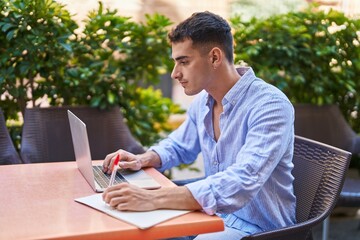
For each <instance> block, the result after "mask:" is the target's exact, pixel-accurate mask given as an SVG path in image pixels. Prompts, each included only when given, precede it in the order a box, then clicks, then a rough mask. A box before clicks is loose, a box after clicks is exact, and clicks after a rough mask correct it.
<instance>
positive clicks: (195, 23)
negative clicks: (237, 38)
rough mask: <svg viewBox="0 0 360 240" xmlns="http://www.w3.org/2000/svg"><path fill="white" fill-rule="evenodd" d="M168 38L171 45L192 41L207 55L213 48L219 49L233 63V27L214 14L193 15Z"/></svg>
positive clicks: (200, 13)
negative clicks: (187, 40)
mask: <svg viewBox="0 0 360 240" xmlns="http://www.w3.org/2000/svg"><path fill="white" fill-rule="evenodd" d="M168 37H169V40H170V42H171V43H178V42H182V41H185V40H186V39H191V40H192V42H193V46H194V47H195V48H197V49H199V51H200V53H202V54H206V53H207V52H209V51H210V50H211V48H213V47H219V48H220V49H221V50H223V51H224V52H225V56H226V59H227V60H228V61H229V62H230V63H232V62H233V51H234V50H233V37H232V34H231V27H230V25H229V24H228V23H227V21H226V20H225V19H223V18H222V17H220V16H218V15H216V14H214V13H211V12H208V11H205V12H198V13H194V14H192V15H191V17H189V18H188V19H186V20H184V21H183V22H181V23H180V24H179V25H177V26H176V27H175V29H173V30H172V31H171V32H170V33H169V35H168Z"/></svg>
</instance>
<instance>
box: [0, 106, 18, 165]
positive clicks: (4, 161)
mask: <svg viewBox="0 0 360 240" xmlns="http://www.w3.org/2000/svg"><path fill="white" fill-rule="evenodd" d="M20 163H22V162H21V159H20V156H19V154H18V152H17V151H16V149H15V147H14V143H13V142H12V140H11V137H10V134H9V131H8V129H7V127H6V122H5V118H4V113H3V111H2V110H1V109H0V165H8V164H20Z"/></svg>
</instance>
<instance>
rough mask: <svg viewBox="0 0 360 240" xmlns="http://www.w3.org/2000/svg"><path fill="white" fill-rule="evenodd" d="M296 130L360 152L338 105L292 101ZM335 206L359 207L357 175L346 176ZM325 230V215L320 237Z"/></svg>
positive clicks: (356, 137)
mask: <svg viewBox="0 0 360 240" xmlns="http://www.w3.org/2000/svg"><path fill="white" fill-rule="evenodd" d="M295 134H297V135H300V136H303V137H307V138H310V139H313V140H316V141H320V142H323V143H326V144H329V145H331V146H335V147H338V148H341V149H344V150H346V151H349V152H351V153H352V154H353V155H360V136H359V135H357V134H356V133H355V132H354V131H353V130H352V129H351V127H350V126H349V124H348V123H347V122H346V120H345V119H344V117H343V115H342V113H341V111H340V109H339V107H338V106H337V105H324V106H315V105H311V104H297V105H295ZM336 206H338V207H359V208H360V179H359V178H349V177H346V179H345V183H344V187H343V189H342V191H341V193H340V197H339V200H338V202H337V204H336ZM359 229H360V225H359ZM328 231H329V219H326V220H325V221H324V226H323V240H326V239H327V235H328Z"/></svg>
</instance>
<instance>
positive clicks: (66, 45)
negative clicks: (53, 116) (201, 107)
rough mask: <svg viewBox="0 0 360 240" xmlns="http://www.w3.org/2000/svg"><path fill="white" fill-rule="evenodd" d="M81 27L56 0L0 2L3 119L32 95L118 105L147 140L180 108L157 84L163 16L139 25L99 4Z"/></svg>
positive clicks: (57, 101) (165, 63)
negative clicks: (163, 93)
mask: <svg viewBox="0 0 360 240" xmlns="http://www.w3.org/2000/svg"><path fill="white" fill-rule="evenodd" d="M84 24H85V27H84V29H82V30H81V29H80V28H79V26H78V24H77V23H76V22H75V21H74V20H73V19H72V16H71V15H70V14H69V12H68V11H67V10H65V8H64V6H63V5H61V4H59V3H57V2H56V1H53V0H27V1H23V0H5V1H1V2H0V33H1V34H0V42H1V44H0V87H1V90H0V96H2V99H1V108H2V109H3V110H4V112H5V115H6V117H7V118H8V119H11V118H14V119H16V118H17V113H18V112H24V109H25V107H26V104H27V103H28V102H29V101H30V102H32V103H33V105H34V106H38V105H39V100H40V99H41V98H43V97H47V99H48V100H49V102H50V104H51V105H54V106H58V105H90V106H93V107H98V108H102V109H104V108H108V107H111V106H115V105H118V106H120V107H121V109H122V111H123V113H124V116H125V118H126V119H127V123H128V125H129V127H130V129H131V131H132V132H133V134H134V135H135V136H136V137H137V138H138V139H139V140H140V142H141V143H142V144H143V145H145V146H149V145H152V144H153V143H154V142H156V141H158V140H159V139H160V138H161V134H162V133H163V132H168V131H169V130H170V128H169V126H168V123H167V121H168V117H169V115H170V114H172V113H181V112H183V110H181V109H180V107H179V106H178V105H176V104H174V103H173V102H172V101H171V100H170V99H168V98H164V97H163V96H162V94H161V92H160V91H159V90H154V89H153V88H151V87H145V86H149V85H156V84H157V83H158V82H159V80H160V76H161V75H162V74H165V73H167V72H169V68H170V66H171V64H172V62H171V59H170V57H169V56H170V47H169V44H168V42H167V32H168V28H169V26H170V25H171V22H170V20H169V19H168V18H166V17H165V16H161V15H158V14H154V15H152V16H146V22H144V23H136V22H134V21H132V20H131V19H130V18H128V17H122V16H119V15H118V14H117V11H113V10H110V9H103V6H102V4H101V2H100V3H99V7H98V9H96V10H93V11H90V12H89V13H88V16H87V19H86V20H85V22H84Z"/></svg>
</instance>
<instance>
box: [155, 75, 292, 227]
mask: <svg viewBox="0 0 360 240" xmlns="http://www.w3.org/2000/svg"><path fill="white" fill-rule="evenodd" d="M238 71H239V73H240V74H241V75H242V77H241V78H240V80H239V81H237V83H236V84H235V85H234V86H233V87H232V88H231V89H230V90H229V91H228V92H227V94H226V95H225V96H224V98H223V100H222V104H223V113H222V114H221V115H220V124H219V126H220V130H221V135H220V137H219V139H218V141H217V142H216V141H215V140H214V130H213V123H212V109H213V104H214V99H213V98H212V97H211V96H210V95H209V94H207V93H206V92H205V91H203V92H201V93H200V94H199V95H198V96H197V98H196V99H195V100H194V101H193V103H192V104H191V106H190V108H189V110H188V111H187V118H186V120H185V121H184V123H183V124H182V125H181V126H180V127H179V128H178V129H177V130H175V131H174V132H172V133H171V134H170V135H169V137H168V138H166V139H164V140H162V141H161V142H160V143H159V145H158V146H154V147H152V148H151V150H154V151H156V152H157V153H158V154H159V156H160V158H161V161H162V166H161V168H160V169H159V170H160V171H163V170H165V169H169V168H171V167H173V166H176V165H179V164H181V163H187V164H188V163H191V162H193V161H194V160H195V159H196V158H197V156H198V154H199V153H200V152H201V153H202V155H203V159H204V167H205V176H206V178H205V179H204V180H201V181H197V182H194V183H190V184H187V185H186V187H187V188H188V189H189V190H190V191H191V193H192V195H193V197H194V198H195V199H196V200H197V201H198V202H199V204H200V205H201V206H202V208H203V210H204V211H205V212H206V213H207V214H210V215H212V214H218V215H220V216H222V217H223V218H224V219H225V218H226V219H229V217H228V216H229V214H231V215H232V218H231V219H232V221H231V222H225V223H226V225H228V226H229V225H230V226H231V227H234V228H237V229H240V230H243V231H245V232H248V233H254V232H259V231H265V230H271V229H275V228H279V227H283V226H288V225H292V224H294V223H295V221H296V220H295V196H294V194H293V185H292V183H293V180H294V178H293V176H292V175H291V170H292V169H293V163H292V156H293V144H294V127H293V125H294V110H293V107H292V104H291V103H290V102H289V100H288V99H287V97H286V96H285V95H284V94H283V93H282V92H281V91H280V90H278V89H277V88H275V87H274V86H272V85H270V84H267V83H266V82H264V81H263V80H261V79H259V78H257V77H256V76H255V74H254V72H253V70H252V69H251V68H240V69H238ZM234 219H235V220H234Z"/></svg>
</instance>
